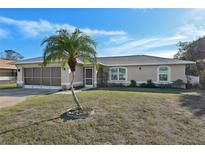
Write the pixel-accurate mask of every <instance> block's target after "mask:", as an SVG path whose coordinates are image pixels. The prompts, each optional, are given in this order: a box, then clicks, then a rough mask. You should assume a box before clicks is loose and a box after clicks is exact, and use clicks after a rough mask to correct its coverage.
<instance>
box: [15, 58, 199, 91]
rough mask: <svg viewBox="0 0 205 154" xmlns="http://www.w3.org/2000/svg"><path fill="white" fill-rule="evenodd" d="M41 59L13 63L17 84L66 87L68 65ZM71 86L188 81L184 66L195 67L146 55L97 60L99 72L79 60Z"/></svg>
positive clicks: (31, 86)
mask: <svg viewBox="0 0 205 154" xmlns="http://www.w3.org/2000/svg"><path fill="white" fill-rule="evenodd" d="M42 62H43V58H42V57H37V58H31V59H25V60H20V61H17V62H15V65H16V67H17V85H18V86H21V87H25V88H26V87H28V88H69V87H70V82H71V72H70V69H69V67H68V66H65V67H61V64H60V63H59V62H53V63H51V64H48V65H47V66H46V67H43V65H42ZM77 62H78V64H77V68H76V72H75V80H74V86H85V87H96V86H103V85H110V84H122V85H129V84H130V81H131V80H135V81H136V82H137V83H138V84H140V83H144V82H147V80H152V82H154V83H155V84H169V83H171V82H173V81H175V80H177V79H181V80H183V81H184V82H185V83H186V82H187V78H186V75H185V67H186V65H190V64H195V62H192V61H184V60H177V59H170V58H161V57H154V56H147V55H132V56H115V57H98V58H97V62H98V69H97V70H96V69H95V68H94V67H93V65H92V64H89V63H88V64H87V65H86V66H84V65H83V61H82V59H78V61H77Z"/></svg>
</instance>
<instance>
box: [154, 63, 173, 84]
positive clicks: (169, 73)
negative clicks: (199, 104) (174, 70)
mask: <svg viewBox="0 0 205 154" xmlns="http://www.w3.org/2000/svg"><path fill="white" fill-rule="evenodd" d="M161 67H167V68H168V72H167V81H161V80H160V78H159V74H160V71H159V69H160V68H161ZM170 81H171V67H170V66H166V65H162V66H158V68H157V82H158V83H169V82H170Z"/></svg>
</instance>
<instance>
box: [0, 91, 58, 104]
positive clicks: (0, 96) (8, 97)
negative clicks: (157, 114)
mask: <svg viewBox="0 0 205 154" xmlns="http://www.w3.org/2000/svg"><path fill="white" fill-rule="evenodd" d="M55 92H57V91H56V90H47V89H24V88H16V89H0V108H3V107H8V106H12V105H15V104H17V103H20V102H22V101H24V100H25V99H26V97H28V96H37V95H47V94H51V93H55Z"/></svg>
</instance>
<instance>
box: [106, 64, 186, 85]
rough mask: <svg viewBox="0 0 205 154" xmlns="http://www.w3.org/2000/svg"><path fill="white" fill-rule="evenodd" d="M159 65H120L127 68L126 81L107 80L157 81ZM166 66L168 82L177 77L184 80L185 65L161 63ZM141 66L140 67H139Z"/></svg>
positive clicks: (128, 81)
mask: <svg viewBox="0 0 205 154" xmlns="http://www.w3.org/2000/svg"><path fill="white" fill-rule="evenodd" d="M159 66H160V65H154V66H122V67H125V68H126V69H127V80H126V81H108V82H109V83H123V84H125V85H128V84H129V83H130V81H131V80H135V81H137V82H138V83H143V82H146V81H147V80H152V81H153V82H155V83H159V81H158V68H159ZM163 66H168V67H169V68H170V69H169V70H170V72H169V82H172V81H175V80H177V79H182V80H183V81H184V82H186V81H187V80H186V75H185V65H163ZM140 68H141V69H140Z"/></svg>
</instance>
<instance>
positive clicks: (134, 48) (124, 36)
mask: <svg viewBox="0 0 205 154" xmlns="http://www.w3.org/2000/svg"><path fill="white" fill-rule="evenodd" d="M60 28H66V29H68V31H69V32H72V31H73V30H74V29H75V28H80V29H81V31H83V32H84V33H86V34H88V35H90V36H91V37H92V38H93V39H94V40H95V41H96V42H97V55H98V56H123V55H153V56H160V57H166V58H172V57H173V55H174V54H175V53H177V50H178V46H177V43H178V42H179V41H193V40H194V39H197V38H198V37H202V36H204V35H205V9H0V51H4V50H7V49H12V50H15V51H17V52H19V53H20V54H22V55H23V56H24V57H25V58H32V57H39V56H42V54H43V47H42V46H41V42H42V40H43V39H45V38H46V37H48V36H50V35H52V34H55V32H56V31H57V30H58V29H60Z"/></svg>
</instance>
